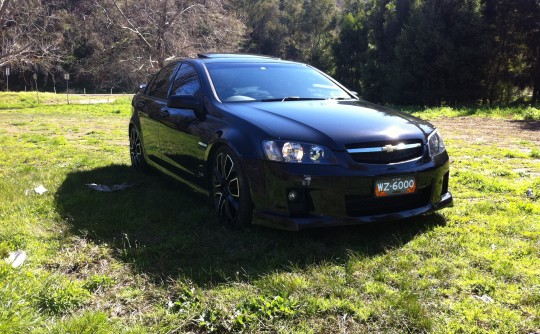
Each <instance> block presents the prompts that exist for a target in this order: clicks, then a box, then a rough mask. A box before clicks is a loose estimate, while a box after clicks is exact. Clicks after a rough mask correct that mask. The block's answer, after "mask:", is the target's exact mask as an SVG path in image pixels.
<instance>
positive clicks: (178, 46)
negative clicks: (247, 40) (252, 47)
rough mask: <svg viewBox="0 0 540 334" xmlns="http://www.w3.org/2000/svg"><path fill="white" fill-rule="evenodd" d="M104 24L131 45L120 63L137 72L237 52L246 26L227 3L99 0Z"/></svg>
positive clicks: (210, 0)
mask: <svg viewBox="0 0 540 334" xmlns="http://www.w3.org/2000/svg"><path fill="white" fill-rule="evenodd" d="M94 1H95V3H96V5H97V6H98V8H99V10H100V12H101V15H100V17H101V18H102V19H103V20H104V25H105V26H107V27H108V29H110V30H115V31H116V35H117V37H120V36H123V37H124V38H125V37H127V38H128V40H129V42H130V43H129V45H127V48H126V49H125V50H124V51H125V53H123V54H122V55H121V56H120V59H118V61H119V62H125V61H129V62H133V63H134V65H135V64H136V65H135V66H134V69H141V70H143V69H155V68H157V67H161V66H163V64H164V63H165V61H166V60H167V59H170V58H174V57H186V56H194V55H195V54H196V53H197V52H209V51H220V52H227V51H236V50H238V48H239V45H240V42H241V39H242V37H243V34H244V30H245V27H244V24H243V23H241V22H240V20H239V19H238V18H236V17H235V15H234V13H233V12H232V11H230V10H228V8H227V1H226V0H192V1H185V0H180V1H178V0H177V1H175V0H142V1H125V0H124V1H119V0H94Z"/></svg>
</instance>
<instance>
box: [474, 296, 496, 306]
mask: <svg viewBox="0 0 540 334" xmlns="http://www.w3.org/2000/svg"><path fill="white" fill-rule="evenodd" d="M474 298H476V299H478V300H481V301H483V302H484V303H486V304H490V303H493V302H494V300H493V298H491V297H490V296H488V295H482V296H474Z"/></svg>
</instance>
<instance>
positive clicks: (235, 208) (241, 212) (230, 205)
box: [212, 146, 253, 227]
mask: <svg viewBox="0 0 540 334" xmlns="http://www.w3.org/2000/svg"><path fill="white" fill-rule="evenodd" d="M212 198H213V201H214V207H215V208H216V212H217V215H218V219H219V221H220V222H221V223H223V224H225V225H228V226H233V227H243V226H247V225H249V224H250V223H251V218H252V215H253V204H252V203H251V194H250V190H249V186H248V183H247V179H246V177H245V175H244V173H243V171H242V166H241V165H240V163H239V162H238V159H237V158H236V155H235V154H234V152H233V151H232V150H231V149H230V148H228V147H226V146H224V147H221V148H219V149H218V151H217V152H216V154H215V156H214V160H213V167H212Z"/></svg>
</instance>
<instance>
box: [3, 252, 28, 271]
mask: <svg viewBox="0 0 540 334" xmlns="http://www.w3.org/2000/svg"><path fill="white" fill-rule="evenodd" d="M27 257H28V256H27V255H26V252H25V251H23V250H17V251H14V252H11V253H9V256H8V257H7V258H6V259H5V261H6V262H7V264H10V265H11V266H12V267H13V268H19V267H20V266H22V265H23V263H24V261H26V258H27Z"/></svg>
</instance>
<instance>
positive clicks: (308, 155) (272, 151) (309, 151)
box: [263, 140, 338, 165]
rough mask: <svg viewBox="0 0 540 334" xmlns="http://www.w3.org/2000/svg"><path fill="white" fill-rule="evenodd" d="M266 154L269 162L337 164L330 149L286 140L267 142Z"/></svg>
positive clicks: (264, 146)
mask: <svg viewBox="0 0 540 334" xmlns="http://www.w3.org/2000/svg"><path fill="white" fill-rule="evenodd" d="M263 149H264V154H265V155H266V158H267V159H268V160H272V161H281V162H291V163H295V162H296V163H304V164H327V165H335V164H337V163H338V162H337V159H336V157H335V156H334V153H332V151H330V150H329V149H328V148H326V147H324V146H321V145H316V144H309V143H302V142H292V141H285V140H265V141H264V142H263Z"/></svg>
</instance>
